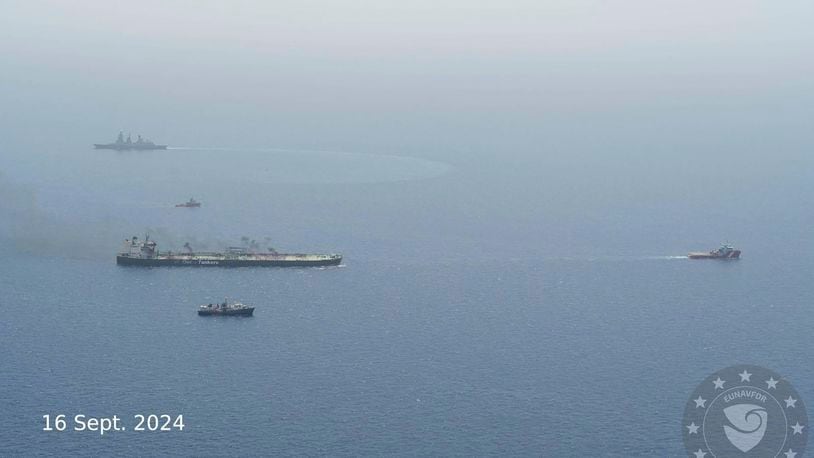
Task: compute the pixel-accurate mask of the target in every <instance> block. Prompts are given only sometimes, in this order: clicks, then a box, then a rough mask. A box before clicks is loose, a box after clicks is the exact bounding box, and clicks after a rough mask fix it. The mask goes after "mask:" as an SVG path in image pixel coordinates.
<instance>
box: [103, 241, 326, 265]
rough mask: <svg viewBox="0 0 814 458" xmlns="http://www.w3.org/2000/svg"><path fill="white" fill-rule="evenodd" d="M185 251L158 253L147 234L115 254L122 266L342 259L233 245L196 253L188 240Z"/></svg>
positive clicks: (299, 262)
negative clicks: (214, 250) (223, 248)
mask: <svg viewBox="0 0 814 458" xmlns="http://www.w3.org/2000/svg"><path fill="white" fill-rule="evenodd" d="M184 247H185V248H186V252H172V251H166V252H159V251H158V245H157V244H156V243H155V242H154V241H152V240H150V237H149V236H147V237H145V239H144V240H143V241H142V240H139V238H138V237H133V238H132V239H128V240H125V241H124V247H123V249H122V251H121V252H119V254H118V255H117V256H116V264H118V265H122V266H146V267H152V266H191V267H251V266H256V267H318V266H336V265H339V264H340V263H341V262H342V255H341V254H299V253H297V254H291V253H278V252H277V251H275V250H273V249H271V248H269V251H268V252H261V253H257V252H250V251H249V250H247V249H246V248H243V247H231V248H229V249H228V250H226V251H225V252H195V251H193V250H192V247H191V246H190V245H189V243H187V244H185V245H184Z"/></svg>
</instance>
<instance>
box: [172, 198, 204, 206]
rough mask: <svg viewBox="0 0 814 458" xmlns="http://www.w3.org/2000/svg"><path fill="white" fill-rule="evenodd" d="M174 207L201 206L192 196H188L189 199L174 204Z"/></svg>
mask: <svg viewBox="0 0 814 458" xmlns="http://www.w3.org/2000/svg"><path fill="white" fill-rule="evenodd" d="M175 206H176V207H186V208H198V207H200V206H201V203H200V202H198V201H197V200H195V199H193V198H192V197H190V198H189V201H187V202H184V203H182V204H176V205H175Z"/></svg>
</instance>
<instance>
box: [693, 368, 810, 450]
mask: <svg viewBox="0 0 814 458" xmlns="http://www.w3.org/2000/svg"><path fill="white" fill-rule="evenodd" d="M682 435H683V437H684V445H685V446H686V447H687V453H689V455H688V456H690V457H693V458H713V457H714V458H729V457H738V458H757V457H761V458H765V457H778V458H802V457H803V451H804V450H805V446H806V443H807V442H808V416H807V415H806V408H805V405H804V404H803V400H802V399H800V396H799V395H798V394H797V390H795V389H794V387H793V386H792V385H791V383H789V381H788V380H786V379H784V378H783V377H781V376H780V375H778V374H776V373H774V372H772V371H770V370H769V369H766V368H763V367H759V366H750V365H740V366H732V367H727V368H726V369H723V370H720V371H718V372H716V373H714V374H712V375H710V376H709V377H707V378H706V380H704V381H703V382H701V384H700V385H698V387H697V388H696V389H695V391H694V392H693V393H692V395H691V396H690V399H689V401H687V405H686V407H685V408H684V422H683V425H682Z"/></svg>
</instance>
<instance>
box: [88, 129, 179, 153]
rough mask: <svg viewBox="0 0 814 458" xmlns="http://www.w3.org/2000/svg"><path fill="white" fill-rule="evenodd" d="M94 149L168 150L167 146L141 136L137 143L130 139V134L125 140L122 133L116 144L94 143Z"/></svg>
mask: <svg viewBox="0 0 814 458" xmlns="http://www.w3.org/2000/svg"><path fill="white" fill-rule="evenodd" d="M93 147H94V148H96V149H114V150H116V151H126V150H154V149H167V145H156V144H155V143H153V142H151V141H150V140H146V139H143V138H141V135H139V136H138V138H137V139H136V141H133V139H131V138H130V134H127V139H126V140H125V138H124V134H123V133H122V132H119V136H118V137H116V141H115V142H113V143H94V144H93Z"/></svg>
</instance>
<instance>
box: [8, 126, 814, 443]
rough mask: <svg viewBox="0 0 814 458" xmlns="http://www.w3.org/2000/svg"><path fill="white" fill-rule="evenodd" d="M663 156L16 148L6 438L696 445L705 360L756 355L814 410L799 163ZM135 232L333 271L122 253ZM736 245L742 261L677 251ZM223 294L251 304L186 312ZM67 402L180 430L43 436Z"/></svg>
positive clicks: (167, 242) (748, 156) (758, 156)
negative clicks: (47, 417)
mask: <svg viewBox="0 0 814 458" xmlns="http://www.w3.org/2000/svg"><path fill="white" fill-rule="evenodd" d="M611 146H612V145H611ZM673 146H674V149H671V150H669V151H664V150H663V149H662V150H661V151H649V152H648V153H647V154H645V153H630V152H627V151H625V150H623V149H622V148H621V146H617V147H616V149H613V148H611V150H610V151H608V150H605V149H604V146H603V147H600V145H598V144H596V145H591V144H585V143H583V144H582V145H581V146H580V147H579V148H577V149H576V152H575V151H574V150H565V149H559V148H551V149H545V148H543V149H542V150H541V151H539V152H538V151H529V150H526V151H515V152H514V153H515V154H513V155H504V154H498V153H495V152H494V151H492V152H488V151H486V149H488V148H486V149H484V150H483V151H472V152H471V153H468V154H462V153H460V152H457V153H456V154H454V155H453V154H447V153H445V152H424V153H420V154H418V153H417V154H416V155H415V157H412V158H411V157H401V156H390V155H382V154H380V153H381V152H377V151H370V152H369V154H362V153H340V152H328V151H323V152H317V151H297V150H275V149H258V150H246V149H229V148H220V149H214V148H185V149H175V150H168V151H162V152H148V153H124V154H122V153H116V152H111V151H93V150H89V149H87V148H86V147H85V145H64V146H61V147H49V148H34V147H30V146H26V145H15V146H13V147H12V148H8V149H6V151H9V152H10V154H8V155H5V156H3V157H2V160H0V167H2V168H0V170H2V171H3V175H2V177H0V180H2V181H0V191H2V197H3V201H4V203H3V204H2V205H0V209H2V211H3V214H2V217H3V221H2V223H0V236H2V238H3V240H4V245H3V248H2V257H3V260H4V261H3V263H2V264H0V291H2V294H1V295H0V305H2V312H3V315H2V319H0V347H1V348H2V351H0V371H1V372H2V376H0V381H2V383H0V406H1V407H2V409H1V411H0V438H2V441H1V442H0V447H2V450H0V451H2V454H3V455H7V456H9V455H27V454H34V453H46V454H73V453H76V454H79V453H81V454H139V455H159V454H160V455H166V454H180V455H196V456H207V455H236V454H237V455H272V454H281V455H384V454H391V455H535V456H683V455H684V451H683V445H682V440H681V418H682V414H683V409H684V405H685V402H686V400H687V396H689V394H690V393H691V392H692V390H693V389H694V387H695V385H696V384H697V383H699V382H700V381H701V380H703V378H704V377H706V376H707V375H708V374H709V373H711V372H713V371H715V370H717V369H720V368H723V367H727V366H730V365H733V364H738V363H750V364H758V365H762V366H766V367H768V368H771V369H773V370H775V371H777V372H779V373H781V374H783V375H784V376H785V377H787V378H788V379H789V380H790V381H792V383H794V384H795V386H796V388H797V389H798V391H799V392H800V394H801V395H802V396H803V397H804V400H805V401H808V402H810V403H811V402H814V388H812V387H814V385H812V383H811V381H812V380H814V368H812V366H811V364H810V361H811V360H812V359H813V357H814V350H812V349H814V337H812V336H814V333H812V332H811V329H812V326H813V325H814V318H812V298H814V286H812V282H811V273H812V269H814V252H813V251H814V249H812V247H814V245H812V243H811V242H812V235H811V227H812V222H814V221H812V219H813V218H812V213H811V209H812V207H811V204H812V202H813V201H812V195H813V194H812V186H811V183H812V180H811V178H812V177H811V170H812V169H811V165H812V163H811V159H810V158H809V157H807V156H806V155H805V154H804V152H802V151H793V150H791V151H790V150H786V151H784V152H781V156H782V157H780V158H779V159H778V156H777V155H775V156H774V157H773V158H771V159H770V158H769V157H768V156H767V155H764V154H763V152H764V150H762V149H761V148H762V147H764V146H767V145H761V144H760V142H751V143H750V141H749V139H744V140H743V141H742V142H741V143H737V144H735V145H729V146H730V148H729V149H723V150H722V151H732V152H731V153H727V152H721V151H713V150H716V148H717V147H718V146H720V145H707V146H705V147H703V146H701V142H698V143H694V144H684V145H681V144H680V142H678V141H674V142H673ZM685 147H686V148H685ZM705 148H706V149H705ZM600 150H601V154H600ZM713 152H714V154H713ZM538 153H539V154H538ZM190 196H193V197H195V198H196V199H198V200H201V201H202V202H203V203H204V205H203V207H202V208H200V209H192V210H190V209H176V208H174V207H173V205H174V204H175V203H177V202H182V201H184V200H186V199H187V198H189V197H190ZM145 232H149V233H150V234H152V237H153V238H154V239H155V240H156V241H157V242H158V243H159V244H160V245H161V246H162V247H163V248H165V249H169V248H175V249H178V248H180V247H181V246H182V245H183V243H184V242H186V241H191V243H193V246H195V247H198V248H201V249H203V248H218V247H223V246H228V245H236V244H240V243H241V242H240V239H241V237H249V238H250V239H254V240H257V241H258V242H259V243H261V245H269V246H274V247H275V248H277V249H278V250H281V251H287V250H293V251H313V252H325V251H329V252H330V251H338V252H342V253H343V254H344V255H345V261H344V265H343V266H341V267H336V268H325V269H243V268H241V269H200V270H195V269H183V268H176V269H166V268H153V269H137V268H121V267H117V266H116V265H115V261H114V258H113V255H114V253H115V252H116V250H117V249H118V248H119V244H120V242H121V240H123V239H124V238H126V237H129V236H132V235H142V234H143V233H145ZM725 239H731V240H732V241H733V242H736V243H737V244H738V245H739V246H740V247H741V248H743V250H744V255H743V259H742V260H740V261H739V262H694V261H689V260H687V259H684V258H681V255H683V254H684V253H686V252H687V251H689V250H701V249H709V248H714V246H715V245H716V244H717V243H719V242H722V241H724V240H725ZM224 296H229V297H232V298H237V299H240V300H243V301H245V302H248V303H251V304H254V305H256V306H257V311H256V315H255V316H254V317H253V318H250V319H205V318H199V317H198V316H196V314H195V308H196V307H197V305H198V304H200V303H203V302H211V301H215V300H219V299H221V298H223V297H224ZM60 413H64V414H68V415H71V416H72V415H74V414H78V413H82V414H86V415H93V416H111V415H114V414H116V415H119V416H120V417H123V418H125V419H126V420H127V422H128V423H129V424H128V426H131V425H132V420H131V419H132V416H133V415H134V414H139V413H143V414H149V413H157V414H161V413H168V414H183V415H184V418H185V422H186V429H185V430H184V431H183V432H164V433H150V432H142V433H136V432H134V431H125V432H120V433H115V434H109V435H105V436H104V437H100V436H98V435H95V434H93V433H77V432H70V431H66V432H62V433H55V432H52V433H45V432H43V431H42V427H43V424H42V415H44V414H52V415H56V414H60Z"/></svg>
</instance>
